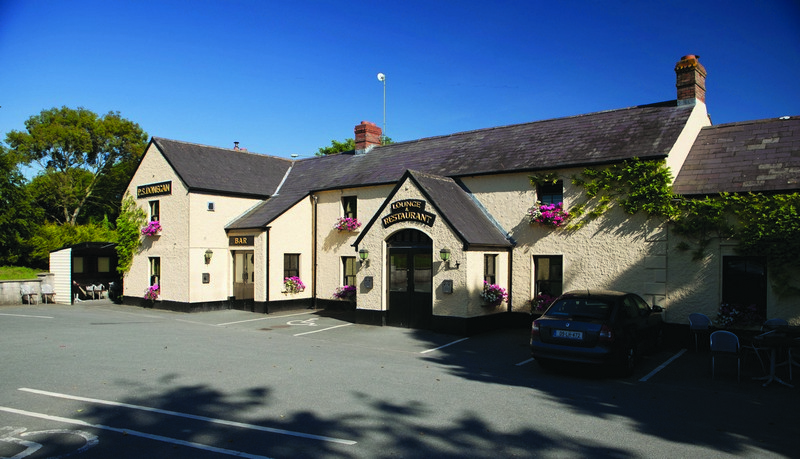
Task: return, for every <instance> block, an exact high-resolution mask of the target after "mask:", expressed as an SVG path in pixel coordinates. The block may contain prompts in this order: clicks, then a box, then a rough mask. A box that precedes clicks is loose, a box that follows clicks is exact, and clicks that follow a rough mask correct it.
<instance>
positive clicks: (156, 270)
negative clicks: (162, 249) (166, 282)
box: [150, 257, 161, 287]
mask: <svg viewBox="0 0 800 459" xmlns="http://www.w3.org/2000/svg"><path fill="white" fill-rule="evenodd" d="M150 285H158V286H159V287H161V258H160V257H150Z"/></svg>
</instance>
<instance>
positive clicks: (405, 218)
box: [382, 199, 436, 228]
mask: <svg viewBox="0 0 800 459" xmlns="http://www.w3.org/2000/svg"><path fill="white" fill-rule="evenodd" d="M425 205H426V202H425V201H423V200H421V199H404V200H402V201H395V202H393V203H392V207H391V210H392V213H390V214H389V215H387V216H385V217H383V218H382V220H383V227H384V228H387V227H389V226H392V225H394V224H395V223H400V222H420V223H423V224H425V225H427V226H433V222H435V221H436V215H433V214H432V213H430V212H425Z"/></svg>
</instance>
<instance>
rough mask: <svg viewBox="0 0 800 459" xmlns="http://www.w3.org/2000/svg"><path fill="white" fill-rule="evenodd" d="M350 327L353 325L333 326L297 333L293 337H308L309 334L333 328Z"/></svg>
mask: <svg viewBox="0 0 800 459" xmlns="http://www.w3.org/2000/svg"><path fill="white" fill-rule="evenodd" d="M350 325H354V324H343V325H335V326H333V327H328V328H322V329H320V330H314V331H309V332H303V333H297V334H296V335H294V336H303V335H310V334H312V333H319V332H324V331H328V330H333V329H334V328H341V327H348V326H350Z"/></svg>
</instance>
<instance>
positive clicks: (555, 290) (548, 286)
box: [533, 255, 564, 298]
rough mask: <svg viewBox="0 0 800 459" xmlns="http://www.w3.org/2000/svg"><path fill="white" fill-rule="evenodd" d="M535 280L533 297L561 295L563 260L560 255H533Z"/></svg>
mask: <svg viewBox="0 0 800 459" xmlns="http://www.w3.org/2000/svg"><path fill="white" fill-rule="evenodd" d="M533 270H534V275H535V276H536V277H535V281H534V287H533V290H534V291H533V297H534V298H536V297H537V296H539V295H548V296H552V297H556V296H559V295H561V294H562V293H564V292H563V288H564V278H563V261H562V259H561V255H550V256H536V257H533Z"/></svg>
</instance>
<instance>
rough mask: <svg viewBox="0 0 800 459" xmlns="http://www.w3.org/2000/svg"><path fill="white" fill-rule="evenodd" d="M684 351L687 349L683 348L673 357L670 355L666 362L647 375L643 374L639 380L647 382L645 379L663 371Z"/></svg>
mask: <svg viewBox="0 0 800 459" xmlns="http://www.w3.org/2000/svg"><path fill="white" fill-rule="evenodd" d="M684 352H686V349H681V350H680V352H678V353H677V354H675V355H673V356H672V357H670V358H669V359H668V360H667V361H666V362H664V363H662V364H661V365H659V366H658V368H656V369H655V370H653V371H651V372H650V373H648V374H647V375H646V376H643V377H642V379H640V380H639V382H645V381H647V380H648V379H650V378H651V377H652V376H654V375H655V374H656V373H658V372H659V371H661V370H663V369H664V368H666V367H667V365H669V364H670V363H672V361H673V360H675V359H677V358H678V357H680V356H682V355H683V353H684Z"/></svg>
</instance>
